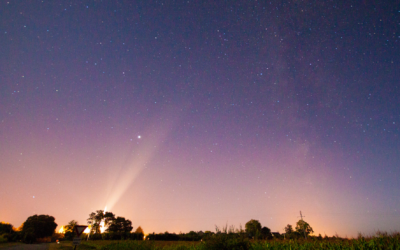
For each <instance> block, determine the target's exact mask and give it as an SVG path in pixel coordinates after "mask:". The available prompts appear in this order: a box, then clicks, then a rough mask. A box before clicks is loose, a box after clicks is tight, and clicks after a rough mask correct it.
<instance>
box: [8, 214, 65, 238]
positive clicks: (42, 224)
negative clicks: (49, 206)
mask: <svg viewBox="0 0 400 250" xmlns="http://www.w3.org/2000/svg"><path fill="white" fill-rule="evenodd" d="M56 228H57V224H56V223H55V219H54V217H53V216H49V215H33V216H30V217H28V219H26V221H25V222H24V223H23V224H22V226H21V227H19V228H14V227H13V225H11V224H9V223H3V222H1V223H0V242H5V241H8V242H17V241H22V242H25V243H33V242H38V241H39V242H40V241H51V237H52V236H53V235H54V233H55V229H56Z"/></svg>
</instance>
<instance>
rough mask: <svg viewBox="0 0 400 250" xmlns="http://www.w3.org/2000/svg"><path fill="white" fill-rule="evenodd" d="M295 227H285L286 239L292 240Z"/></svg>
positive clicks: (288, 225)
mask: <svg viewBox="0 0 400 250" xmlns="http://www.w3.org/2000/svg"><path fill="white" fill-rule="evenodd" d="M293 232H294V231H293V226H292V225H290V224H287V226H286V227H285V237H286V238H290V237H291V236H292V235H293Z"/></svg>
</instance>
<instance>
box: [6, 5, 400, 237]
mask: <svg viewBox="0 0 400 250" xmlns="http://www.w3.org/2000/svg"><path fill="white" fill-rule="evenodd" d="M0 20H1V26H0V43H1V46H0V176H1V182H0V201H1V202H0V221H7V222H10V223H12V224H13V225H14V226H19V225H20V224H21V223H22V222H24V221H25V219H26V218H27V217H28V216H31V215H33V214H49V215H52V216H54V217H55V218H56V222H57V223H58V224H59V225H60V226H61V225H65V224H67V223H68V221H70V220H73V219H74V220H78V222H79V223H80V224H85V223H86V219H87V217H88V215H89V213H91V212H93V211H95V210H99V209H104V207H105V206H107V209H108V210H110V211H112V212H114V213H115V214H116V215H118V216H124V217H126V218H127V219H130V220H131V221H132V222H133V226H134V230H135V229H136V228H137V227H138V226H141V227H142V228H143V229H144V231H145V233H150V232H164V231H169V232H176V233H178V232H180V231H182V232H188V231H190V230H194V231H199V230H202V231H205V230H211V231H214V228H215V225H217V226H223V225H225V224H228V225H235V226H236V227H239V226H240V224H241V225H242V226H244V224H245V223H246V222H247V221H249V220H250V219H257V220H259V221H260V222H261V224H262V225H263V226H267V227H269V228H270V229H271V230H272V231H280V232H283V228H284V227H285V226H286V225H287V224H292V225H294V224H295V223H296V221H297V220H299V218H298V216H299V211H300V210H301V211H302V213H303V214H304V215H305V216H306V217H305V220H306V221H307V222H309V223H310V225H311V226H312V227H313V229H314V230H315V233H316V234H319V233H321V234H322V235H324V234H327V235H332V234H335V233H338V234H339V235H340V236H346V235H347V236H356V235H357V233H358V232H361V233H365V234H371V233H374V232H375V231H376V230H383V231H388V232H390V231H394V230H397V231H399V230H400V228H399V225H400V210H399V208H400V182H399V178H400V141H399V128H400V126H399V125H400V108H399V107H400V89H399V79H400V70H399V68H400V67H399V60H400V32H399V31H400V29H399V28H400V27H399V23H400V6H399V5H398V4H397V5H396V4H395V2H392V1H372V2H371V1H351V0H350V1H339V2H330V1H317V2H315V1H192V0H190V1H187V0H185V1H173V0H170V1H168V0H167V1H72V2H66V1H59V0H58V1H30V2H18V1H11V0H10V1H9V2H7V1H2V2H1V3H0Z"/></svg>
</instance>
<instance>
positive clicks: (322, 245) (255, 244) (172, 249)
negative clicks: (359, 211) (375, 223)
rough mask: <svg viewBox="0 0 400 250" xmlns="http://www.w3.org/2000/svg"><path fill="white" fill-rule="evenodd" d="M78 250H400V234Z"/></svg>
mask: <svg viewBox="0 0 400 250" xmlns="http://www.w3.org/2000/svg"><path fill="white" fill-rule="evenodd" d="M55 249H73V246H72V242H61V243H60V244H58V245H57V244H55V243H54V244H51V245H50V250H55ZM77 249H102V250H114V249H118V250H124V249H138V250H230V249H235V250H247V249H248V250H264V249H265V250H283V249H290V250H306V249H323V250H336V249H338V250H339V249H341V250H347V249H349V250H350V249H351V250H380V249H382V250H383V249H392V250H400V234H393V235H377V236H373V237H367V238H364V237H359V238H358V239H340V238H337V239H332V238H331V239H319V240H316V239H309V240H302V239H300V240H270V241H248V240H240V239H233V240H232V239H228V240H226V239H224V240H219V239H216V240H212V241H208V242H187V241H186V242H185V241H132V240H125V241H108V240H99V241H88V242H86V241H85V242H82V244H81V245H79V246H78V247H77Z"/></svg>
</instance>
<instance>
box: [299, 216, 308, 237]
mask: <svg viewBox="0 0 400 250" xmlns="http://www.w3.org/2000/svg"><path fill="white" fill-rule="evenodd" d="M300 217H301V221H302V222H303V232H304V239H307V235H306V228H305V226H306V223H305V222H304V220H303V215H302V214H301V211H300ZM304 217H305V216H304Z"/></svg>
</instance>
